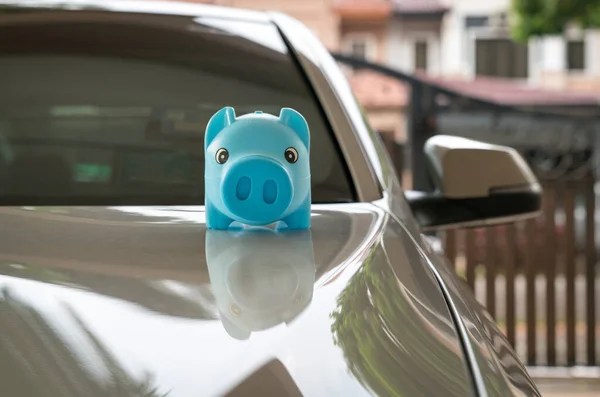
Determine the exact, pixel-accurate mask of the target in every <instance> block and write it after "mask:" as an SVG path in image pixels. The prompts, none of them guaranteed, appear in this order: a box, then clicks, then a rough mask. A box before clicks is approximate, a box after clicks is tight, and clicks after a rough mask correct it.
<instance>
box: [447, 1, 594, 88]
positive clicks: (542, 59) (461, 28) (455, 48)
mask: <svg viewBox="0 0 600 397" xmlns="http://www.w3.org/2000/svg"><path fill="white" fill-rule="evenodd" d="M445 1H446V3H447V4H448V5H449V6H450V7H451V11H450V12H449V13H448V15H447V16H446V18H445V20H444V24H443V27H442V65H443V71H442V72H443V73H444V74H446V75H455V74H458V75H467V76H473V75H474V70H473V68H474V59H473V57H474V49H473V44H472V40H473V34H469V33H467V31H466V28H465V17H467V16H485V15H491V14H494V13H497V12H502V11H504V12H508V11H509V10H510V6H511V0H445ZM469 36H471V37H469ZM585 37H586V70H585V71H584V72H583V73H581V72H572V73H573V74H578V73H579V74H585V75H588V76H600V31H594V32H587V33H586V36H585ZM529 47H530V48H529V75H530V81H531V82H536V81H537V80H538V79H539V77H540V76H541V75H542V74H543V73H565V72H567V69H566V68H567V64H566V45H565V42H564V39H563V38H562V37H558V36H553V37H544V38H541V39H538V40H536V39H532V40H530V42H529Z"/></svg>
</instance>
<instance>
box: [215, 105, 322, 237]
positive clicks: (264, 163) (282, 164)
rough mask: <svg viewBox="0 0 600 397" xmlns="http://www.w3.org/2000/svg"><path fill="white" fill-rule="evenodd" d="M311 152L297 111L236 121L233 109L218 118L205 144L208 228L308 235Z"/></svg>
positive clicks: (304, 123)
mask: <svg viewBox="0 0 600 397" xmlns="http://www.w3.org/2000/svg"><path fill="white" fill-rule="evenodd" d="M309 148H310V132H309V128H308V124H307V123H306V120H305V119H304V117H303V116H302V115H301V114H300V113H298V112H297V111H295V110H293V109H289V108H283V109H281V112H280V114H279V117H277V116H273V115H270V114H264V113H262V112H256V113H251V114H247V115H244V116H240V117H238V118H236V115H235V111H234V109H233V108H231V107H225V108H223V109H221V110H219V111H218V112H217V113H215V114H214V115H213V116H212V117H211V119H210V120H209V122H208V125H207V126H206V135H205V138H204V153H205V171H204V172H205V174H204V181H205V185H204V186H205V196H204V197H205V208H206V226H207V227H208V228H209V229H221V230H222V229H227V228H228V227H229V225H230V224H231V223H232V222H234V221H237V222H240V223H242V224H245V225H250V226H265V225H269V224H271V223H275V222H278V221H283V222H284V223H285V224H286V225H287V227H288V228H289V229H299V230H301V229H308V228H309V227H310V205H311V181H310V162H309V152H310V150H309Z"/></svg>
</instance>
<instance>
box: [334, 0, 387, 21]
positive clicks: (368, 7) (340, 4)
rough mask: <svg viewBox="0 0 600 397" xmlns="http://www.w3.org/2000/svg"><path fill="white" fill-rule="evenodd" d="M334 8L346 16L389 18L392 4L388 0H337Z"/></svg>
mask: <svg viewBox="0 0 600 397" xmlns="http://www.w3.org/2000/svg"><path fill="white" fill-rule="evenodd" d="M333 9H334V10H335V11H336V12H337V13H338V14H340V15H341V16H343V17H346V18H357V19H358V18H362V19H365V18H373V17H379V18H387V17H388V16H389V15H391V12H392V4H391V3H390V2H389V1H388V0H336V1H335V2H334V4H333Z"/></svg>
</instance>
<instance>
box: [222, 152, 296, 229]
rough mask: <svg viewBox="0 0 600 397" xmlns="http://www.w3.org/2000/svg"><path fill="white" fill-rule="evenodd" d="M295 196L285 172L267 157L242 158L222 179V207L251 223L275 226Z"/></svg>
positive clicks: (279, 165)
mask: <svg viewBox="0 0 600 397" xmlns="http://www.w3.org/2000/svg"><path fill="white" fill-rule="evenodd" d="M293 194H294V191H293V185H292V180H291V178H290V176H289V174H288V172H287V171H286V169H285V168H284V167H283V166H282V165H281V164H280V163H278V162H277V161H275V160H273V159H269V158H267V157H260V156H247V157H245V158H240V159H238V160H236V161H235V162H233V163H232V164H231V166H230V167H229V169H228V170H227V171H226V173H225V175H224V176H223V183H222V197H223V204H224V205H225V206H226V207H227V209H228V210H229V211H231V213H233V214H234V215H235V216H237V217H239V218H241V219H244V220H245V221H247V222H249V223H266V222H274V221H275V220H277V219H278V217H280V216H281V215H282V214H283V213H284V212H285V211H286V210H287V209H288V207H289V205H290V204H291V202H292V198H293Z"/></svg>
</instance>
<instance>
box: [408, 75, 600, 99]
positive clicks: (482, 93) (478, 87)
mask: <svg viewBox="0 0 600 397" xmlns="http://www.w3.org/2000/svg"><path fill="white" fill-rule="evenodd" d="M419 77H420V78H422V79H424V80H426V81H430V82H432V83H436V84H438V85H439V86H442V87H444V88H447V89H450V90H453V91H456V92H459V93H461V94H463V95H467V96H472V97H474V98H477V99H482V100H488V101H491V102H494V103H498V104H502V105H511V106H519V105H524V106H525V105H540V106H552V105H555V106H571V105H578V106H598V105H599V104H600V91H599V92H589V91H588V92H581V91H573V90H550V89H543V88H535V87H531V86H529V85H527V84H525V83H519V82H515V81H513V80H508V79H500V78H491V77H478V78H476V79H473V80H470V79H459V78H444V77H431V76H425V75H422V74H420V75H419Z"/></svg>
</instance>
